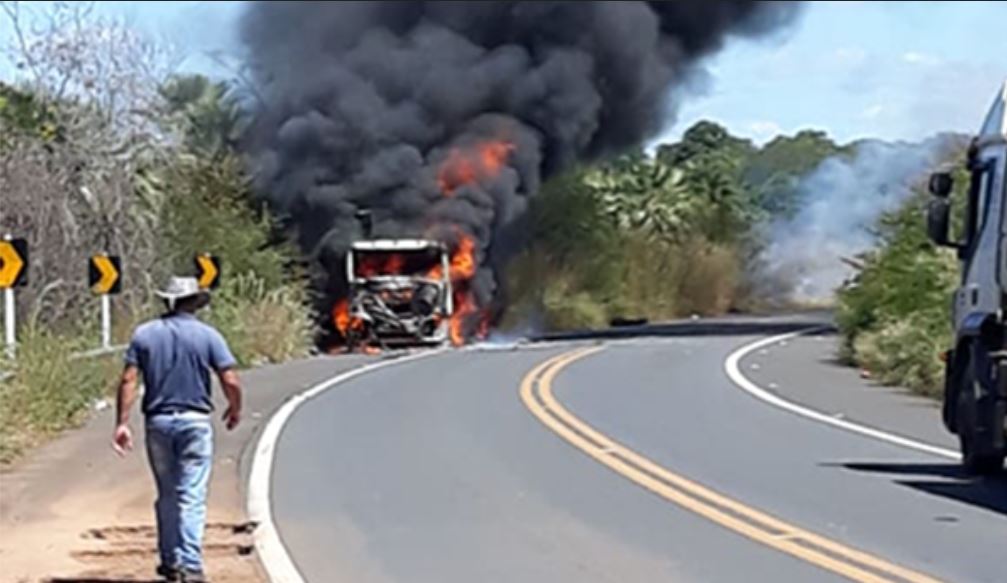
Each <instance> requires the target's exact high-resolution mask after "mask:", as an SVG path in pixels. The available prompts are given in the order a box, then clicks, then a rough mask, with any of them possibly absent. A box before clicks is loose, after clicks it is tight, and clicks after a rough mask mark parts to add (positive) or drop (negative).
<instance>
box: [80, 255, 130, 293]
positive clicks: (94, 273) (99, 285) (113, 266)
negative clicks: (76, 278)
mask: <svg viewBox="0 0 1007 583" xmlns="http://www.w3.org/2000/svg"><path fill="white" fill-rule="evenodd" d="M87 267H88V269H87V279H88V285H89V286H91V291H92V292H94V293H95V294H98V295H105V294H117V293H119V292H120V291H122V261H121V260H120V259H119V258H118V257H113V256H110V255H95V256H94V257H92V258H91V261H90V262H89V263H88V266H87Z"/></svg>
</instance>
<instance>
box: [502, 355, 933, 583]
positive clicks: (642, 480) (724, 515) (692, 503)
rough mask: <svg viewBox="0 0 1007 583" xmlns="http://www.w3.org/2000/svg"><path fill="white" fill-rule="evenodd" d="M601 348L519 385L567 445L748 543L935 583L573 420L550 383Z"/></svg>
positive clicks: (844, 570) (874, 582)
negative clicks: (685, 474)
mask: <svg viewBox="0 0 1007 583" xmlns="http://www.w3.org/2000/svg"><path fill="white" fill-rule="evenodd" d="M601 350H603V349H602V348H600V347H593V348H585V349H578V350H574V351H572V352H567V353H564V354H561V355H559V356H556V357H554V358H551V359H549V360H547V361H545V362H543V363H541V364H539V365H538V366H536V367H535V368H534V369H532V371H531V372H529V373H528V374H527V375H526V376H525V377H524V379H523V380H522V381H521V400H522V401H523V402H524V404H525V406H526V407H527V408H528V410H529V411H531V413H532V414H533V415H535V417H537V418H538V420H539V421H541V422H542V423H543V424H545V426H546V427H548V428H549V429H550V430H552V431H553V432H555V433H556V434H557V435H559V436H560V437H562V438H563V439H564V440H566V441H567V442H569V443H570V444H571V445H573V446H574V447H576V448H577V449H579V450H581V451H583V452H584V453H586V454H587V455H589V456H591V457H592V458H594V459H595V460H597V461H598V462H600V463H602V464H604V465H605V466H608V467H609V468H611V469H612V470H613V471H615V472H616V473H618V474H619V475H621V476H623V477H625V478H627V479H629V480H632V481H633V482H635V483H636V484H638V485H640V486H643V487H644V488H646V489H648V490H650V491H651V492H653V493H654V494H657V495H658V496H660V497H662V498H664V499H665V500H668V501H670V502H674V503H675V504H677V505H679V506H681V507H682V508H685V509H687V510H689V511H691V512H694V513H696V514H698V515H700V516H702V517H704V518H706V519H708V520H711V521H713V522H715V523H717V524H719V525H721V526H723V527H725V528H729V529H731V530H733V531H734V532H736V533H738V534H741V535H743V536H746V537H748V538H749V539H751V540H754V541H756V542H759V543H762V544H764V545H766V546H769V547H772V548H774V549H776V550H778V551H782V552H784V553H787V554H789V555H792V556H794V557H797V558H799V559H801V560H804V561H807V562H808V563H811V564H813V565H817V566H818V567H821V568H823V569H827V570H829V571H832V572H833V573H836V574H838V575H841V576H843V577H846V578H848V579H851V580H853V581H861V582H864V583H891V582H910V583H937V582H938V580H937V579H934V578H932V577H929V576H927V575H924V574H922V573H918V572H916V571H912V570H910V569H906V568H904V567H900V566H899V565H895V564H892V563H890V562H888V561H885V560H882V559H879V558H877V557H875V556H873V555H870V554H867V553H865V552H863V551H858V550H856V549H852V548H850V547H847V546H845V545H842V544H840V543H837V542H835V541H833V540H830V539H827V538H825V537H823V536H820V535H817V534H815V533H812V532H809V531H806V530H804V529H801V528H798V527H796V526H794V525H792V524H789V523H787V522H784V521H782V520H780V519H778V518H775V517H773V516H770V515H768V514H766V513H764V512H761V511H759V510H756V509H754V508H751V507H749V506H746V505H744V504H742V503H741V502H738V501H737V500H734V499H731V498H728V497H727V496H724V495H722V494H718V493H717V492H714V491H713V490H710V489H709V488H706V487H705V486H701V485H699V484H697V483H696V482H693V481H692V480H689V479H687V478H684V477H682V476H680V475H678V474H676V473H674V472H672V471H670V470H668V469H667V468H664V467H662V466H659V465H657V464H656V463H654V462H652V461H651V460H649V459H647V458H645V457H643V456H642V455H640V454H638V453H636V452H634V451H632V450H630V449H628V448H626V447H625V446H623V445H622V444H620V443H618V442H616V441H614V440H612V439H611V438H609V437H607V436H605V435H603V434H601V433H599V432H598V431H597V430H595V429H594V428H593V427H591V426H590V425H588V424H587V423H585V422H584V421H582V420H581V419H579V418H577V417H575V416H574V415H573V414H571V413H570V411H568V410H567V409H566V407H564V406H563V405H562V404H560V403H559V401H557V400H556V397H555V396H554V395H553V392H552V382H553V379H555V378H556V375H557V374H559V372H560V371H561V370H563V369H564V368H565V367H567V366H569V365H570V364H572V363H574V362H576V361H578V360H580V359H582V358H586V357H588V356H591V355H592V354H596V353H598V352H600V351H601Z"/></svg>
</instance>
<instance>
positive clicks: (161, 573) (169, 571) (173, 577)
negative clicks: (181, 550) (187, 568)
mask: <svg viewBox="0 0 1007 583" xmlns="http://www.w3.org/2000/svg"><path fill="white" fill-rule="evenodd" d="M155 572H156V573H157V576H158V577H161V578H162V579H164V580H165V581H172V582H174V581H178V576H179V572H178V569H177V568H175V567H167V566H165V565H158V567H157V569H156V570H155Z"/></svg>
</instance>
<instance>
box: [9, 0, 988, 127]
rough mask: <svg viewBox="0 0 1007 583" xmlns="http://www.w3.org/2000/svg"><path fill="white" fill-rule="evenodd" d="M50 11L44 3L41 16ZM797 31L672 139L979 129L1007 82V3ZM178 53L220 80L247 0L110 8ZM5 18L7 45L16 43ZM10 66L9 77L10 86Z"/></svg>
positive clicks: (920, 9) (820, 16)
mask: <svg viewBox="0 0 1007 583" xmlns="http://www.w3.org/2000/svg"><path fill="white" fill-rule="evenodd" d="M45 4H46V3H44V2H43V3H38V5H36V9H40V8H43V7H44V5H45ZM807 4H808V6H807V7H806V9H805V11H804V14H803V16H802V17H801V19H800V21H799V22H797V23H796V25H795V26H794V27H792V28H791V29H790V30H788V31H785V32H783V33H782V34H778V35H776V36H775V37H774V38H771V39H768V40H759V41H749V40H735V41H732V42H731V43H730V44H729V45H728V46H727V48H726V50H724V51H723V52H722V53H720V54H719V55H717V56H715V57H713V58H712V59H711V60H710V62H709V72H710V75H709V77H708V78H707V79H705V80H704V82H703V83H701V84H700V85H702V86H703V87H702V90H701V93H700V94H696V95H692V96H689V97H688V98H687V99H685V100H684V101H683V103H682V106H681V109H680V112H679V115H678V121H677V122H676V123H674V124H670V127H669V128H668V130H667V131H666V132H665V138H667V139H670V138H674V137H676V136H677V135H679V134H680V133H681V132H682V131H683V130H684V129H685V128H686V127H688V125H690V124H691V123H692V122H694V121H696V120H698V119H702V118H708V119H713V120H716V121H719V122H721V123H723V124H725V125H726V126H727V127H728V128H730V130H731V131H732V132H734V133H736V134H739V135H743V136H747V137H752V138H753V139H756V140H757V141H764V140H766V139H768V138H770V137H772V136H773V135H775V134H777V133H779V132H786V133H793V132H795V131H797V130H800V129H803V128H818V129H824V130H826V131H828V132H829V133H830V134H832V135H833V136H835V137H836V138H837V139H839V140H841V141H848V140H852V139H856V138H861V137H880V138H886V139H918V138H921V137H924V136H927V135H930V134H932V133H934V132H937V131H944V130H954V131H962V132H969V133H971V132H975V131H976V130H977V129H978V126H979V124H980V122H981V120H982V117H983V114H984V113H985V111H986V108H987V107H988V106H989V103H990V100H991V99H992V96H993V94H994V92H995V91H996V89H997V87H998V86H999V85H1000V84H1001V83H1003V82H1004V80H1007V32H1005V31H1007V2H808V3H807ZM98 5H99V11H100V12H101V13H103V14H107V15H113V16H121V17H123V18H126V19H127V20H128V21H129V22H130V23H132V24H133V25H135V26H136V27H137V28H140V29H142V30H144V31H146V32H147V33H149V34H152V35H155V36H157V37H158V38H160V39H161V40H163V41H166V42H169V43H170V44H171V45H173V46H174V47H175V50H176V51H177V54H178V59H179V62H180V68H181V69H184V70H199V71H212V72H218V73H219V72H221V71H222V70H224V69H222V68H221V67H220V66H219V65H217V64H216V63H217V62H218V61H217V60H216V59H213V58H210V57H209V56H208V55H210V54H214V53H216V54H221V53H223V54H231V55H233V54H234V53H235V51H236V43H235V39H234V24H235V21H236V19H237V17H238V15H239V14H240V12H241V3H240V2H198V1H197V2H191V1H189V2H99V3H98ZM6 26H7V23H6V22H3V21H0V42H6V41H8V40H9V38H10V34H9V31H8V30H6ZM10 73H11V67H10V65H9V63H3V62H2V60H0V77H2V78H9V77H10Z"/></svg>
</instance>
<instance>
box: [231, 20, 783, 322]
mask: <svg viewBox="0 0 1007 583" xmlns="http://www.w3.org/2000/svg"><path fill="white" fill-rule="evenodd" d="M795 12H796V4H795V3H791V2H753V1H740V0H731V1H716V0H682V1H667V2H629V1H623V2H562V1H559V2H514V1H500V2H463V1H455V2H420V1H403V2H395V1H390V2H255V3H250V5H249V7H248V9H247V13H246V14H245V17H244V20H243V23H242V39H243V42H244V43H245V44H246V45H247V48H248V59H249V62H250V65H251V68H252V70H253V71H254V72H255V82H256V85H257V89H258V92H259V97H260V102H259V103H260V105H259V108H260V109H259V111H258V112H257V123H256V124H255V127H254V129H253V131H252V136H251V138H250V143H249V149H250V154H251V158H252V164H253V167H254V168H255V169H256V172H257V176H258V182H257V185H258V187H259V188H260V189H261V191H262V192H263V193H265V194H266V195H267V196H268V198H269V200H270V202H271V203H272V204H273V205H274V208H276V209H278V210H279V211H280V213H281V214H282V215H284V216H285V217H286V218H287V219H288V220H289V221H290V223H291V225H292V226H293V227H294V228H295V229H296V231H297V233H298V236H299V237H300V240H301V243H302V244H303V245H304V246H305V248H306V249H307V250H309V251H310V252H311V253H312V255H313V257H315V258H317V260H318V261H319V262H320V265H321V266H322V267H323V269H324V271H326V272H327V273H328V274H330V276H329V278H328V281H327V282H326V283H325V284H324V285H325V287H326V292H327V295H328V296H330V297H333V296H336V297H338V296H339V295H340V294H341V293H342V291H343V286H344V285H345V281H344V276H343V271H342V266H341V258H342V256H343V254H344V252H345V250H346V249H347V246H348V245H349V244H350V242H352V241H353V240H355V239H358V238H360V237H361V236H363V233H362V230H361V226H360V225H359V224H358V220H357V219H356V218H355V215H356V212H357V211H358V210H370V211H371V213H372V216H373V221H374V223H373V224H374V235H375V236H378V237H417V236H419V237H423V236H429V237H440V238H443V239H446V240H447V241H448V242H457V241H456V240H457V238H458V237H461V236H470V237H474V238H475V240H476V242H477V255H478V256H477V260H478V262H479V265H480V269H479V271H478V273H477V275H476V278H475V281H474V282H472V290H473V293H475V296H476V298H475V299H476V301H477V302H478V303H479V305H480V306H486V305H488V304H489V302H490V301H491V298H492V297H493V295H494V292H495V270H496V269H497V268H498V267H499V266H500V265H502V263H503V262H504V261H505V259H506V258H507V256H508V255H509V254H511V253H512V252H513V251H514V250H515V249H516V248H517V247H518V246H519V245H520V242H521V239H522V237H521V233H520V231H521V227H520V221H519V220H520V219H521V217H522V215H523V214H524V212H525V210H526V208H527V205H528V199H529V197H530V196H532V195H533V194H534V193H535V192H536V190H537V189H538V188H539V185H540V183H541V181H542V180H543V179H545V178H548V177H549V176H550V175H552V174H554V173H556V172H558V171H561V170H562V169H564V168H565V167H568V166H569V165H570V164H572V163H574V162H576V161H579V160H585V159H592V158H596V157H600V156H604V155H607V154H611V153H617V152H619V151H621V150H624V149H626V148H629V147H632V146H636V145H639V144H640V143H641V142H642V141H643V140H645V139H646V138H648V137H650V136H651V135H652V134H653V133H654V132H656V131H657V130H659V129H660V128H661V127H662V126H663V125H664V124H665V123H666V122H667V119H668V117H669V116H670V115H672V113H673V110H674V105H675V104H674V103H671V96H672V95H674V94H675V91H674V90H675V89H676V88H677V87H681V86H682V85H683V84H684V83H685V82H686V81H687V80H688V79H689V78H690V77H691V76H692V75H693V74H694V73H695V72H696V71H697V67H698V66H699V61H700V60H701V58H702V57H703V56H705V55H708V54H710V53H712V52H714V51H716V50H718V49H719V48H721V46H722V45H723V43H724V42H725V40H726V39H727V37H728V36H730V35H732V34H733V35H744V36H757V35H761V34H764V33H767V32H769V31H771V30H774V29H776V28H777V27H779V26H782V25H785V24H786V23H788V22H789V21H791V20H792V18H793V16H794V15H795ZM487 148H488V149H487ZM459 161H460V163H462V164H463V166H464V165H467V167H464V168H461V169H460V170H461V172H460V174H461V176H460V177H459V176H456V177H455V178H450V175H451V174H452V170H451V169H450V168H449V169H447V170H446V169H445V165H451V164H453V163H456V162H459ZM497 163H502V164H500V168H497V167H496V166H497ZM458 170H459V169H457V168H456V169H454V174H459V172H458ZM446 172H447V174H448V179H449V180H450V181H452V183H451V184H445V180H446V179H445V173H446Z"/></svg>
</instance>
